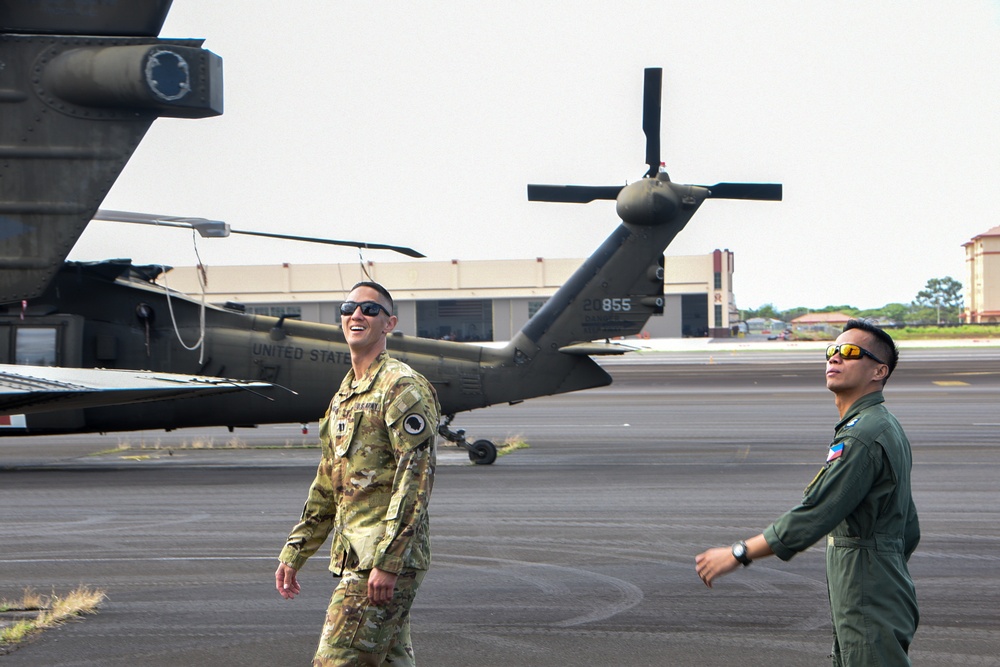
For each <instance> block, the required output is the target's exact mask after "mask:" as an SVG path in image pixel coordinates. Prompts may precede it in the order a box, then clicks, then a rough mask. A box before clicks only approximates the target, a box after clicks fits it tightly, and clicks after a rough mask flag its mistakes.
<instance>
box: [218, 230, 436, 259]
mask: <svg viewBox="0 0 1000 667" xmlns="http://www.w3.org/2000/svg"><path fill="white" fill-rule="evenodd" d="M229 231H231V232H232V233H233V234H245V235H247V236H263V237H266V238H271V239H285V240H288V241H306V242H308V243H324V244H326V245H339V246H347V247H349V248H367V249H369V250H392V251H393V252H398V253H400V254H401V255H406V256H407V257H415V258H418V259H419V258H421V257H426V255H424V254H423V253H420V252H417V251H416V250H414V249H413V248H407V247H404V246H398V245H386V244H384V243H365V242H364V241H338V240H335V239H320V238H315V237H312V236H292V235H290V234H270V233H267V232H246V231H241V230H239V229H231V230H229Z"/></svg>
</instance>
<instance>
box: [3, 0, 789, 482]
mask: <svg viewBox="0 0 1000 667" xmlns="http://www.w3.org/2000/svg"><path fill="white" fill-rule="evenodd" d="M169 6H170V1H169V0H145V1H139V0H134V1H133V2H131V3H125V4H115V5H106V4H101V3H98V4H95V5H88V7H89V8H90V9H89V10H88V11H89V12H91V13H90V14H88V17H84V18H85V20H84V18H81V17H73V16H71V15H67V14H65V13H58V12H53V13H49V12H47V11H46V9H45V8H46V7H47V5H45V3H34V2H28V1H27V0H24V1H20V2H17V1H12V2H6V3H3V5H2V6H0V65H2V68H0V104H4V105H5V109H4V116H3V117H4V122H3V123H2V124H0V155H2V156H3V158H4V160H3V163H2V164H0V187H2V191H0V364H10V363H14V362H22V361H23V362H26V363H35V364H36V365H38V366H42V367H45V366H58V367H63V368H64V369H65V368H76V369H118V370H122V369H136V370H138V369H142V370H145V371H151V372H154V373H173V374H181V375H188V376H198V377H200V376H215V377H217V378H238V380H239V381H241V382H243V383H245V384H247V385H250V386H251V387H254V389H253V391H254V392H256V393H260V394H263V395H266V397H267V399H268V400H259V401H257V402H253V403H251V402H250V401H252V400H254V399H253V397H250V396H247V395H246V394H233V393H229V394H220V395H205V396H200V397H198V398H197V400H192V399H190V398H189V399H187V400H180V398H168V399H165V400H156V401H152V402H151V401H150V400H149V396H148V395H147V396H144V397H143V399H142V400H144V401H145V402H140V403H134V404H133V403H129V404H125V405H117V406H115V407H109V405H101V404H100V398H99V397H100V395H101V393H102V392H101V390H100V388H97V389H95V391H93V392H88V399H87V401H86V402H84V403H81V404H79V405H72V404H68V405H67V408H68V409H52V410H50V411H48V412H45V413H44V414H36V413H31V414H25V415H17V416H16V417H17V418H16V419H14V418H10V419H8V420H7V421H8V422H10V423H9V425H6V426H4V425H3V424H0V435H24V434H59V433H80V432H112V431H131V430H148V429H161V428H162V429H168V430H172V429H177V428H185V427H205V426H228V427H229V428H230V429H233V428H235V427H252V426H255V425H258V424H268V423H306V422H310V421H314V420H316V419H317V418H319V417H320V416H321V415H322V414H323V412H324V411H325V409H326V407H327V403H328V401H329V400H330V396H331V395H332V392H333V390H334V389H335V385H336V382H337V381H339V380H337V378H339V377H340V374H342V373H344V372H346V370H347V368H348V367H349V364H350V353H349V350H348V348H347V345H346V343H345V342H344V336H343V332H342V330H341V328H340V327H339V326H333V325H326V324H317V323H310V322H301V321H296V320H293V319H288V318H275V317H268V316H263V315H250V314H246V313H244V312H241V311H239V310H238V309H230V308H220V307H214V306H204V305H203V304H202V303H200V302H198V301H196V300H195V299H192V298H189V297H187V296H185V295H183V294H180V293H177V292H172V291H170V290H168V289H165V288H164V287H163V286H161V285H158V284H157V283H156V278H157V277H158V275H159V274H160V273H161V272H162V271H163V268H162V267H151V266H135V265H133V264H132V263H131V262H130V261H128V260H113V261H106V262H98V263H80V262H67V261H65V260H66V256H67V254H68V253H69V251H70V249H71V248H72V246H73V244H74V243H75V242H76V239H77V238H78V237H79V236H80V234H81V233H82V232H83V230H84V228H85V227H86V225H87V224H88V222H89V221H90V220H91V219H93V218H94V217H95V216H96V215H99V214H98V207H99V206H100V204H101V202H102V201H103V199H104V197H105V196H106V195H107V193H108V190H109V189H110V188H111V185H112V184H113V183H114V181H115V179H116V178H117V176H118V174H119V173H120V172H121V170H122V168H123V167H124V165H125V163H126V162H127V161H128V159H129V157H130V156H131V154H132V152H133V151H134V149H135V147H136V146H137V145H138V143H139V141H140V140H141V139H142V136H143V135H144V133H145V132H146V130H147V129H148V128H149V126H150V124H151V123H152V122H153V120H155V119H156V118H157V117H159V116H172V117H187V118H199V117H207V116H213V115H218V114H220V113H222V63H221V59H220V58H219V57H218V56H216V55H215V54H213V53H211V52H209V51H206V50H203V49H201V44H202V42H201V41H200V40H177V39H159V38H157V37H156V35H158V34H159V30H160V28H161V27H162V23H163V20H164V19H165V17H166V14H167V11H168V10H169ZM77 19H79V20H77ZM661 78H662V72H661V70H660V69H647V70H646V72H645V84H644V103H643V123H642V127H643V132H644V133H645V136H646V164H647V165H648V167H649V168H648V171H647V172H646V173H645V175H644V176H643V177H642V178H641V179H640V180H638V181H635V182H633V183H631V184H628V185H617V186H598V187H592V186H555V185H529V186H528V198H529V199H530V200H533V201H555V202H578V203H584V202H590V201H593V200H595V199H614V200H616V201H617V205H616V210H617V213H618V216H619V217H620V218H621V220H622V222H621V224H620V225H619V226H618V228H617V229H616V230H615V231H614V232H612V234H611V235H610V236H609V237H608V238H607V240H606V241H605V242H604V243H603V244H602V245H601V246H600V247H599V248H598V249H597V251H596V252H595V253H594V254H593V255H591V256H590V257H589V258H588V259H587V260H586V261H585V262H584V263H583V265H582V266H581V267H580V268H579V269H578V270H577V271H576V272H575V273H574V274H573V275H572V276H571V277H570V279H569V280H568V281H567V282H566V284H565V285H563V286H562V287H561V288H560V289H559V290H558V291H557V292H556V293H555V294H554V295H553V296H552V298H550V299H549V300H548V301H547V302H546V303H545V305H544V306H543V307H542V308H541V309H540V310H539V311H538V312H537V313H536V314H535V315H534V317H532V318H531V319H530V320H529V321H528V322H527V324H526V325H525V326H524V327H523V328H522V329H521V330H520V331H519V332H518V333H517V334H516V335H515V336H514V337H513V338H512V340H511V341H510V342H509V343H507V344H506V345H505V346H504V347H502V348H490V347H482V346H478V345H469V344H465V343H456V342H449V341H438V340H429V339H422V338H417V337H413V336H405V335H399V334H393V335H391V336H390V338H389V341H388V346H389V350H390V353H391V354H392V355H393V356H394V357H397V358H399V359H402V360H403V361H405V362H406V363H408V364H410V365H411V366H413V367H414V368H416V369H417V370H419V371H420V372H421V373H423V374H424V375H425V376H426V377H427V378H428V379H429V380H430V381H431V382H432V383H433V384H434V386H435V387H436V388H437V391H438V395H439V398H440V401H441V406H442V414H444V415H446V418H445V420H444V422H443V423H442V424H441V425H440V426H439V432H440V433H441V434H442V435H443V436H444V437H445V438H447V439H448V440H450V441H453V442H456V443H458V444H459V445H461V446H464V447H465V448H466V449H467V450H468V451H469V457H470V459H471V460H472V461H473V462H475V463H479V464H488V463H492V462H493V461H494V460H495V458H496V447H495V446H494V445H493V443H492V442H490V441H488V440H477V441H475V442H473V443H469V442H468V441H467V440H466V438H465V434H464V431H462V430H455V431H453V430H452V429H451V428H450V426H451V422H452V420H453V419H454V416H455V415H456V414H457V413H459V412H463V411H466V410H473V409H476V408H483V407H486V406H489V405H495V404H500V403H518V402H520V401H523V400H525V399H528V398H534V397H538V396H546V395H551V394H560V393H565V392H572V391H578V390H581V389H588V388H592V387H600V386H604V385H607V384H610V383H611V380H612V379H611V376H610V375H608V373H607V372H606V371H604V370H603V369H602V368H601V367H600V366H599V365H598V364H597V362H595V361H594V359H593V358H592V357H593V356H596V355H607V354H622V353H624V352H626V351H628V350H629V349H631V348H629V347H626V346H623V345H618V344H614V343H611V342H609V340H610V339H611V338H615V337H620V336H628V335H635V334H638V333H639V332H640V331H641V330H642V329H643V327H644V325H645V323H646V321H647V320H648V319H649V317H650V316H652V315H654V314H660V313H662V312H663V304H664V297H663V251H664V249H665V248H666V247H667V246H668V245H669V244H670V242H671V241H672V240H673V238H674V237H675V236H676V235H677V233H678V232H680V231H681V230H682V229H683V228H684V226H685V225H686V224H687V222H688V221H689V220H690V219H691V217H692V216H693V215H694V214H695V212H696V211H697V210H698V207H699V206H701V204H702V203H703V202H704V201H705V200H706V199H708V198H728V199H756V200H769V201H775V200H780V199H781V186H780V185H779V184H750V183H719V184H717V185H709V186H704V185H682V184H679V183H674V182H672V181H671V180H670V179H669V177H668V176H667V173H666V171H665V170H663V169H662V168H661V163H660V145H659V144H660V141H659V131H660V98H661ZM115 213H116V212H103V213H102V214H100V216H99V217H109V216H110V217H114V215H115ZM119 215H121V214H119ZM124 217H129V216H124ZM149 217H150V218H153V219H162V218H160V217H159V216H149ZM167 221H173V222H174V223H175V224H180V225H185V226H186V225H192V226H194V227H198V226H199V224H200V223H201V222H202V221H200V219H195V220H192V219H182V218H170V219H167ZM204 222H208V221H204ZM201 227H202V228H203V230H199V231H202V233H203V234H210V235H211V234H217V233H223V232H219V231H218V228H217V227H216V228H214V231H213V228H212V227H211V226H208V225H201ZM328 242H332V243H341V244H345V245H357V246H361V247H375V246H373V244H366V243H354V242H334V241H328ZM379 247H383V248H387V249H391V250H397V251H400V252H404V253H407V254H411V253H413V252H414V251H412V250H410V249H408V248H399V247H395V246H379ZM388 287H389V288H390V289H392V286H391V285H389V286H388ZM198 339H200V343H201V346H200V350H199V352H197V353H195V352H192V351H191V349H190V347H189V346H188V345H187V344H185V343H184V342H183V341H191V340H198ZM276 341H281V343H282V345H284V346H287V347H290V348H293V349H294V350H295V354H292V355H288V357H287V358H274V357H273V356H268V357H263V356H261V355H259V354H255V353H254V351H253V350H254V349H255V348H258V349H260V348H262V347H267V346H268V344H270V343H274V342H276ZM594 341H603V342H594ZM262 344H263V345H262ZM0 370H2V369H0ZM37 370H40V371H41V370H44V369H37ZM57 370H59V369H52V371H53V373H55V371H57ZM88 372H98V371H92V370H91V371H88ZM259 383H268V384H269V385H271V386H270V387H264V388H261V387H260V386H259ZM224 384H225V383H224V382H223V383H222V385H224ZM222 385H217V387H218V386H222ZM275 385H280V388H279V387H278V386H275ZM226 386H228V385H226ZM281 388H287V389H289V390H291V391H285V390H284V389H281ZM3 391H4V390H3V387H2V385H0V393H2V392H3ZM112 402H115V403H121V400H119V399H113V398H109V399H108V403H109V404H110V403H112ZM55 407H56V406H53V408H55ZM12 409H13V408H12ZM12 409H9V410H6V413H7V414H10V412H11V410H12ZM2 413H4V410H3V403H2V401H0V414H2Z"/></svg>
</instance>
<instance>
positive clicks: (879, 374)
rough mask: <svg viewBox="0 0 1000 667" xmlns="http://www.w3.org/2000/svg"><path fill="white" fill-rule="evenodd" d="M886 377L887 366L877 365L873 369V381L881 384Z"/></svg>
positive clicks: (887, 374) (887, 375)
mask: <svg viewBox="0 0 1000 667" xmlns="http://www.w3.org/2000/svg"><path fill="white" fill-rule="evenodd" d="M887 377H889V366H888V365H887V364H879V365H878V366H877V367H876V368H875V379H876V380H878V381H879V382H881V381H882V380H884V379H886V378H887Z"/></svg>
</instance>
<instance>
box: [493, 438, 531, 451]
mask: <svg viewBox="0 0 1000 667" xmlns="http://www.w3.org/2000/svg"><path fill="white" fill-rule="evenodd" d="M529 447H531V445H529V444H528V443H527V442H525V441H524V438H522V437H521V436H519V435H513V436H511V437H509V438H507V439H506V440H504V441H503V443H501V444H500V446H499V447H497V456H504V455H506V454H510V453H511V452H516V451H517V450H519V449H528V448H529Z"/></svg>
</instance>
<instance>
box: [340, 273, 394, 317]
mask: <svg viewBox="0 0 1000 667" xmlns="http://www.w3.org/2000/svg"><path fill="white" fill-rule="evenodd" d="M359 287H370V288H372V289H373V290H375V291H376V292H378V293H379V294H381V295H382V296H384V297H385V298H386V299H388V300H389V314H390V315H392V313H393V311H394V310H395V309H396V304H395V302H393V300H392V295H391V294H389V290H387V289H386V288H384V287H382V286H381V285H379V284H378V283H376V282H372V281H370V280H362V281H361V282H360V283H357V284H356V285H355V286H354V287H352V288H351V291H352V292H353V291H354V290H356V289H358V288H359Z"/></svg>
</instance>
